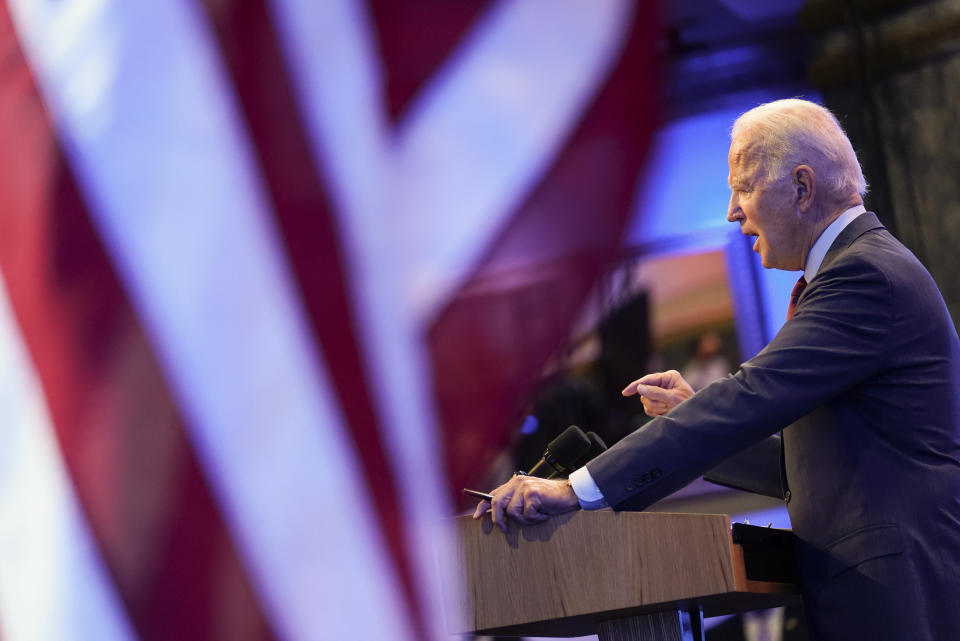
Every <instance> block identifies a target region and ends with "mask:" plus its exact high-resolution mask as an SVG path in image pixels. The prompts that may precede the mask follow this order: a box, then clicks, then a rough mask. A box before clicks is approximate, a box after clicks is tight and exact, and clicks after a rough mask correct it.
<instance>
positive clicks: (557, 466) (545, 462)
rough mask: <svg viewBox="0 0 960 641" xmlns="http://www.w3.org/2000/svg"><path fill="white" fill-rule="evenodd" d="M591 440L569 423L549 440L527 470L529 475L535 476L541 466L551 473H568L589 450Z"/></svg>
mask: <svg viewBox="0 0 960 641" xmlns="http://www.w3.org/2000/svg"><path fill="white" fill-rule="evenodd" d="M591 445H592V442H591V441H590V438H589V437H588V436H587V435H586V434H584V433H583V430H581V429H580V428H579V427H577V426H576V425H571V426H570V427H568V428H567V429H565V430H563V432H561V433H560V436H558V437H557V438H555V439H553V440H552V441H550V443H549V444H548V445H547V449H546V451H544V453H543V458H541V459H540V460H539V461H538V462H537V464H536V465H534V466H533V468H532V469H531V470H530V472H528V474H529V475H530V476H537V472H538V471H540V469H541V468H546V470H545V471H549V472H550V473H551V474H554V473H557V472H559V473H560V474H569V473H570V472H572V471H573V469H574V465H575V464H576V462H577V461H579V460H580V459H581V458H583V456H584V455H585V454H586V453H587V452H588V451H590V446H591Z"/></svg>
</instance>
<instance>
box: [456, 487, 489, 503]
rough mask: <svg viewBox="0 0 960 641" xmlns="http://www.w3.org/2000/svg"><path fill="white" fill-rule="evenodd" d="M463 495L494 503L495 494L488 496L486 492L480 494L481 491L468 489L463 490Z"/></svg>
mask: <svg viewBox="0 0 960 641" xmlns="http://www.w3.org/2000/svg"><path fill="white" fill-rule="evenodd" d="M463 493H464V494H469V495H470V496H475V497H477V498H478V499H486V500H488V501H491V502H493V494H487V493H486V492H480V491H479V490H469V489H467V488H463Z"/></svg>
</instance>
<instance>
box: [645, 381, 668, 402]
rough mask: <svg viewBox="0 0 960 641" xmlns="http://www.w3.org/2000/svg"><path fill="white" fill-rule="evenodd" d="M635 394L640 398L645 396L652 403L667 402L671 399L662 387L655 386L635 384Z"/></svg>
mask: <svg viewBox="0 0 960 641" xmlns="http://www.w3.org/2000/svg"><path fill="white" fill-rule="evenodd" d="M637 392H638V393H639V394H640V395H641V396H646V397H647V398H649V399H652V400H654V401H669V400H671V399H672V398H673V395H672V394H671V393H670V390H665V389H663V388H662V387H657V386H656V385H641V384H637Z"/></svg>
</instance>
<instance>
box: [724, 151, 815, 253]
mask: <svg viewBox="0 0 960 641" xmlns="http://www.w3.org/2000/svg"><path fill="white" fill-rule="evenodd" d="M728 160H729V163H730V176H729V181H730V190H731V193H730V206H729V208H728V209H727V220H728V221H730V222H739V223H740V231H741V232H742V233H743V234H745V235H747V236H756V238H757V240H756V242H754V244H753V251H755V252H757V253H758V254H760V262H761V263H762V264H763V266H764V267H766V268H768V269H769V268H774V269H784V270H787V271H797V270H800V269H803V263H804V261H805V260H806V252H804V251H803V247H802V245H803V240H802V238H803V236H804V234H803V233H802V229H801V217H800V215H799V212H798V211H797V209H796V206H795V199H794V196H795V194H796V192H795V190H794V189H793V182H792V180H791V178H790V176H789V175H788V176H785V177H783V178H780V179H775V180H773V181H770V182H767V181H766V180H765V178H764V172H763V166H762V164H761V161H760V159H758V158H757V156H756V155H754V154H750V153H749V150H748V148H747V146H746V145H745V144H744V142H743V141H742V140H739V139H735V140H734V141H733V144H731V145H730V155H729V159H728Z"/></svg>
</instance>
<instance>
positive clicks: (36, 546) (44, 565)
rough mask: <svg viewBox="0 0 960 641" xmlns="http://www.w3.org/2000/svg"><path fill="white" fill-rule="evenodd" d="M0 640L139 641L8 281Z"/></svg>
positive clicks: (0, 394)
mask: <svg viewBox="0 0 960 641" xmlns="http://www.w3.org/2000/svg"><path fill="white" fill-rule="evenodd" d="M0 515H2V517H0V614H2V616H0V638H3V639H4V641H48V640H49V639H57V640H58V641H71V640H74V639H75V640H76V641H86V640H87V639H97V640H98V641H136V639H137V636H136V633H135V632H134V631H133V629H132V627H131V625H130V622H129V621H128V619H127V615H126V611H125V609H124V606H123V603H121V602H120V599H119V597H118V596H117V594H116V592H115V590H114V586H113V582H112V578H111V577H110V575H109V574H108V572H107V570H106V568H105V567H104V565H103V561H102V559H101V557H100V554H99V551H98V550H97V548H96V545H95V543H94V541H93V535H92V534H91V533H90V529H89V525H88V524H87V522H86V520H85V518H84V515H83V512H82V510H81V509H80V506H79V504H78V500H77V496H76V493H75V492H74V489H73V485H72V483H71V480H70V478H69V476H68V475H67V470H66V465H65V464H64V461H63V458H62V456H61V452H60V446H59V444H58V442H57V437H56V433H55V431H54V427H53V424H52V422H51V420H50V415H49V413H48V411H47V407H46V401H45V399H44V395H43V391H42V388H41V387H40V382H39V379H38V378H37V375H36V372H35V371H34V369H33V365H32V363H31V361H30V356H29V354H28V353H27V350H26V348H25V345H24V343H23V339H22V336H21V335H20V331H19V329H18V326H17V322H16V319H15V318H14V316H13V310H12V309H11V306H10V301H9V298H8V296H7V291H6V287H5V283H4V282H3V280H2V279H0Z"/></svg>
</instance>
